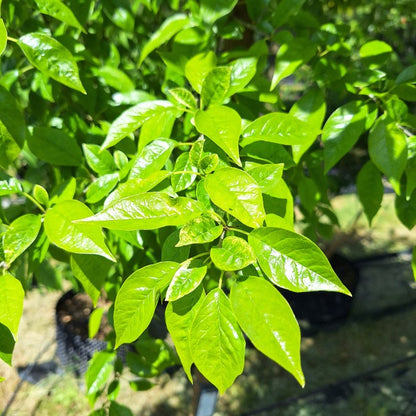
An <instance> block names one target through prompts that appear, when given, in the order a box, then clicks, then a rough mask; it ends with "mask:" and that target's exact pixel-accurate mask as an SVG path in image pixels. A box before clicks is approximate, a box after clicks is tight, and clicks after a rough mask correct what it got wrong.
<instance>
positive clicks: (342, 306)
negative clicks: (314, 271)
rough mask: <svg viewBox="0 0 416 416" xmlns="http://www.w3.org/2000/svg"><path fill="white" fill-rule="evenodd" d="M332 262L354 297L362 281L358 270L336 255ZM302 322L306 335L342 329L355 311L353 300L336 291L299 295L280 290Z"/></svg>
mask: <svg viewBox="0 0 416 416" xmlns="http://www.w3.org/2000/svg"><path fill="white" fill-rule="evenodd" d="M330 263H331V265H332V267H333V269H334V271H335V273H336V274H337V275H338V277H339V278H340V280H341V281H342V283H344V285H345V286H346V287H347V288H348V289H349V290H350V292H351V293H352V294H353V295H354V293H355V290H356V287H357V284H358V281H359V272H358V268H357V267H356V266H355V265H354V263H352V262H351V261H349V260H348V259H346V258H345V257H343V256H341V255H338V254H335V255H334V256H332V258H331V259H330ZM279 290H280V291H281V293H282V294H283V295H284V296H285V298H286V300H287V301H288V302H289V304H290V306H291V307H292V309H293V312H294V314H295V316H296V318H297V319H298V320H299V321H300V322H301V324H302V326H303V330H304V332H314V331H316V330H319V329H321V328H325V327H333V326H338V325H340V324H342V323H344V322H345V320H346V319H347V318H348V315H349V313H350V311H351V306H352V302H353V298H351V297H349V296H346V295H343V294H341V293H336V292H323V291H322V292H307V293H295V292H291V291H289V290H284V289H279Z"/></svg>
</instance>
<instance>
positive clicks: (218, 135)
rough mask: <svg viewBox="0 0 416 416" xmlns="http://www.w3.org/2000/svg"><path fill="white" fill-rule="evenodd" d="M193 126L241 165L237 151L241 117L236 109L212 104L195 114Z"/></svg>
mask: <svg viewBox="0 0 416 416" xmlns="http://www.w3.org/2000/svg"><path fill="white" fill-rule="evenodd" d="M195 127H196V129H197V130H198V131H199V132H200V133H202V134H204V135H205V136H207V137H209V138H210V139H211V140H212V141H213V142H214V143H215V144H216V145H217V146H219V147H220V148H221V149H222V150H224V152H225V153H227V155H228V156H229V157H230V158H231V159H232V160H233V162H234V163H236V164H237V165H239V166H241V161H240V156H239V151H238V140H239V138H240V133H241V117H240V115H239V114H238V113H237V111H235V110H233V109H232V108H229V107H225V106H212V107H210V108H208V109H207V110H205V111H198V112H197V113H196V114H195Z"/></svg>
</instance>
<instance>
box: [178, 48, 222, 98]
mask: <svg viewBox="0 0 416 416" xmlns="http://www.w3.org/2000/svg"><path fill="white" fill-rule="evenodd" d="M216 64H217V57H216V56H215V53H214V52H212V51H209V52H203V53H200V54H198V55H195V56H194V57H192V58H191V59H190V60H189V61H188V62H187V63H186V65H185V76H186V79H187V80H188V81H189V83H190V84H191V85H192V88H193V89H194V90H195V91H196V92H197V93H199V94H201V89H202V83H203V82H204V79H205V77H206V75H207V74H208V72H209V71H210V70H211V69H212V68H214V67H215V66H216Z"/></svg>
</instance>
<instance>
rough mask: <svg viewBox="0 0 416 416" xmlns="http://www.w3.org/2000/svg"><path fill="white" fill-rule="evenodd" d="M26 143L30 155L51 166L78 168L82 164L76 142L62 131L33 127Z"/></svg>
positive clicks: (80, 153)
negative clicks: (30, 152)
mask: <svg viewBox="0 0 416 416" xmlns="http://www.w3.org/2000/svg"><path fill="white" fill-rule="evenodd" d="M27 141H28V145H29V148H30V150H31V151H32V153H33V154H34V155H35V156H36V157H38V158H39V159H41V160H43V161H45V162H48V163H50V164H51V165H58V166H79V165H80V164H81V163H82V152H81V149H80V148H79V146H78V143H77V141H76V140H75V139H74V138H73V137H71V136H69V135H68V134H67V133H65V132H64V131H62V130H58V129H55V128H52V127H35V128H34V129H33V135H32V136H29V137H28V140H27Z"/></svg>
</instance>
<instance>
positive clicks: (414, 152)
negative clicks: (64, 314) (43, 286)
mask: <svg viewBox="0 0 416 416" xmlns="http://www.w3.org/2000/svg"><path fill="white" fill-rule="evenodd" d="M405 173H406V197H410V195H411V194H412V193H413V191H414V190H415V189H416V136H413V137H408V138H407V165H406V170H405ZM0 195H1V185H0Z"/></svg>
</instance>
